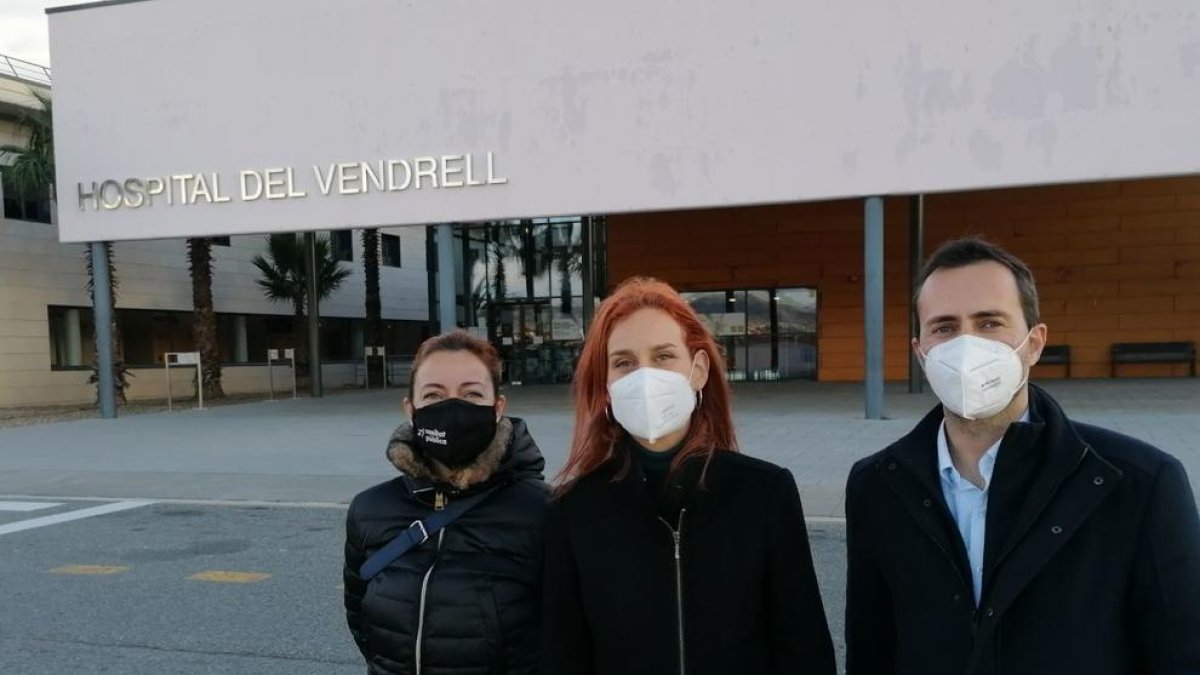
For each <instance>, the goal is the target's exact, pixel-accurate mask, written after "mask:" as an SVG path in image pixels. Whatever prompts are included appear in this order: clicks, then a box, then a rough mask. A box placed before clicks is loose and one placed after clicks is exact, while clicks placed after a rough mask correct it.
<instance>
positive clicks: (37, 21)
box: [0, 0, 83, 66]
mask: <svg viewBox="0 0 1200 675" xmlns="http://www.w3.org/2000/svg"><path fill="white" fill-rule="evenodd" d="M80 2H83V0H0V54H4V55H5V56H11V57H14V58H18V59H22V60H25V61H32V62H33V63H36V64H38V65H41V66H49V65H50V37H49V31H48V29H47V28H46V8H47V7H61V6H62V5H77V4H80Z"/></svg>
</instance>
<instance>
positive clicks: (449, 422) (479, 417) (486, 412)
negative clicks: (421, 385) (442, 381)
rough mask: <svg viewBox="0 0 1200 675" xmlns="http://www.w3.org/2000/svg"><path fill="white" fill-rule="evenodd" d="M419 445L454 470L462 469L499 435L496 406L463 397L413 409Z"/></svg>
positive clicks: (427, 455)
mask: <svg viewBox="0 0 1200 675" xmlns="http://www.w3.org/2000/svg"><path fill="white" fill-rule="evenodd" d="M412 422H413V433H414V434H415V435H416V443H417V448H418V449H419V450H420V451H421V452H422V453H423V454H424V455H425V456H426V457H429V458H430V459H436V460H437V461H438V462H440V463H441V464H442V465H443V466H446V467H447V468H450V469H458V468H462V467H464V466H466V465H468V464H470V463H471V462H473V461H475V458H477V457H479V455H480V454H481V453H482V452H483V451H484V450H486V449H487V447H488V445H489V444H490V443H491V442H492V439H493V438H495V436H496V423H497V421H496V409H495V407H493V406H490V405H476V404H474V403H470V402H468V401H464V400H462V399H461V398H451V399H446V400H445V401H438V402H437V403H434V404H432V405H427V406H425V407H424V408H415V409H413V420H412Z"/></svg>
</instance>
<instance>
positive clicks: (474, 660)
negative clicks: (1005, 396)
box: [343, 418, 549, 675]
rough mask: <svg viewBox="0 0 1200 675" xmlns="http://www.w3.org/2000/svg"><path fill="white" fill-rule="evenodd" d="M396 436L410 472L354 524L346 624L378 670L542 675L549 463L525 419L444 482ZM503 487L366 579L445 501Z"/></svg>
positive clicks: (382, 491) (405, 434)
mask: <svg viewBox="0 0 1200 675" xmlns="http://www.w3.org/2000/svg"><path fill="white" fill-rule="evenodd" d="M412 437H413V436H412V427H411V426H409V425H404V426H402V427H400V428H399V429H397V430H396V433H395V434H393V435H392V440H391V442H390V443H389V445H388V450H387V456H388V459H389V460H391V462H392V464H394V465H395V466H396V468H398V469H399V470H400V471H401V472H402V473H403V475H402V476H400V477H398V478H395V479H393V480H390V481H388V482H386V483H381V484H379V485H376V486H375V487H373V488H370V489H369V490H366V491H365V492H363V493H361V494H359V495H358V496H357V497H355V498H354V501H353V502H352V503H351V504H350V510H349V513H348V514H347V517H346V565H345V569H344V570H343V576H344V578H345V587H346V590H345V604H346V620H347V622H348V623H349V625H350V632H351V634H353V636H354V640H355V642H356V643H357V644H358V648H359V650H360V651H361V652H362V654H363V657H364V658H365V659H366V661H367V666H368V672H370V673H373V674H379V675H383V674H389V675H391V674H399V673H403V674H405V675H408V674H413V675H416V674H419V675H476V674H478V675H484V674H485V673H486V674H491V673H506V674H510V675H515V674H519V673H535V672H536V671H537V643H538V616H539V611H540V609H539V597H540V590H539V577H540V570H539V556H540V553H541V546H542V543H541V529H542V522H543V517H544V513H545V510H546V504H547V501H548V499H549V490H548V488H547V486H546V484H545V483H544V482H543V481H542V470H543V467H544V465H545V461H544V460H543V459H542V454H541V452H540V451H539V450H538V447H537V445H536V444H535V443H534V441H533V438H532V437H531V436H530V435H529V431H528V430H527V429H526V427H525V423H524V422H522V421H521V420H518V419H510V418H504V419H502V420H501V422H500V425H499V427H498V429H497V432H496V437H495V439H493V441H492V443H491V445H490V446H489V447H488V449H487V450H485V451H484V452H483V453H482V454H481V455H480V456H479V458H478V459H476V461H475V462H474V463H472V464H470V465H469V466H467V467H464V468H462V469H460V470H457V471H455V472H454V473H453V474H451V475H450V476H449V477H448V478H447V479H445V480H435V479H434V476H433V473H432V471H431V469H430V467H429V465H428V464H427V463H426V460H425V459H424V458H423V457H422V456H421V454H420V453H418V452H417V451H415V449H414V447H413V444H412ZM498 483H499V484H503V485H504V486H503V487H501V488H500V489H499V490H498V491H497V492H495V493H493V494H492V495H491V496H489V497H488V498H487V499H486V500H484V501H483V502H482V503H480V504H478V505H476V506H475V508H473V509H472V510H470V511H468V512H467V513H466V514H464V515H463V516H462V517H460V518H459V519H458V520H456V521H454V522H453V523H451V524H450V525H449V526H448V527H446V528H445V529H444V530H442V532H441V535H440V536H438V535H435V536H433V537H431V538H430V539H429V541H427V542H425V544H424V545H422V546H420V547H418V548H416V549H413V550H411V551H409V552H408V553H407V554H406V555H404V556H403V557H402V558H400V559H399V560H397V561H396V562H394V563H392V564H391V566H389V567H388V568H387V569H385V570H384V571H382V572H380V573H379V574H378V575H377V576H376V577H374V578H373V579H371V581H370V582H369V583H366V582H364V581H363V580H362V578H360V577H359V575H358V570H359V568H360V567H361V566H362V563H363V562H364V561H365V560H366V559H367V557H368V556H370V555H371V554H372V553H374V552H375V551H376V550H378V549H379V548H380V547H382V546H383V545H385V544H386V543H387V542H389V541H391V539H392V538H393V537H395V536H396V535H397V534H399V533H400V532H402V531H403V530H404V529H405V528H407V527H408V526H409V524H411V523H412V522H413V521H414V520H418V519H422V518H425V517H427V516H428V515H429V514H430V513H431V511H432V509H433V505H434V501H435V499H437V498H438V495H439V494H440V495H441V497H443V498H445V499H446V500H448V501H453V500H454V499H458V498H461V497H464V496H466V495H470V494H473V493H476V492H478V491H480V490H485V489H488V488H489V487H492V486H493V485H496V484H498Z"/></svg>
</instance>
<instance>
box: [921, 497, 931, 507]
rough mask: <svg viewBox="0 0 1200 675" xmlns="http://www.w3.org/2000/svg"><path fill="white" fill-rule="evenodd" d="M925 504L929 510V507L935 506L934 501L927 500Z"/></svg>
mask: <svg viewBox="0 0 1200 675" xmlns="http://www.w3.org/2000/svg"><path fill="white" fill-rule="evenodd" d="M923 503H924V504H925V508H929V507H931V506H933V500H932V499H926V500H925V501H924V502H923Z"/></svg>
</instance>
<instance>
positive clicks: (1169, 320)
mask: <svg viewBox="0 0 1200 675" xmlns="http://www.w3.org/2000/svg"><path fill="white" fill-rule="evenodd" d="M906 201H907V200H906V199H902V198H891V199H888V200H887V203H886V219H887V220H886V256H885V277H886V278H885V296H886V298H885V303H886V307H885V328H884V330H885V335H886V343H885V373H886V376H887V377H888V378H889V379H894V380H895V379H903V378H905V377H906V376H907V367H908V349H909V337H910V336H909V329H908V316H909V290H908V224H907V204H906ZM862 219H863V204H862V202H861V201H860V200H845V201H834V202H821V203H813V204H795V205H785V206H771V207H755V208H742V209H715V210H703V211H678V212H670V213H661V214H638V215H621V216H610V217H609V219H608V223H609V231H608V264H609V279H610V281H611V282H612V283H614V284H615V283H618V282H619V281H620V280H621V279H623V278H625V277H628V276H631V275H634V274H652V275H655V276H659V277H661V278H663V279H665V280H667V281H669V282H671V283H673V284H675V285H676V286H678V287H679V288H680V289H684V290H716V289H733V288H756V287H784V286H811V287H815V288H817V289H818V291H819V303H820V305H819V306H820V310H819V350H820V366H819V378H820V379H821V380H826V381H854V380H859V379H861V378H862V376H863V327H862V326H863V324H862V322H863V300H862V298H863V287H862V274H863V249H862V247H863V237H862ZM964 234H981V235H984V236H986V237H987V238H989V239H991V240H993V241H995V242H997V243H999V244H1001V245H1003V246H1005V247H1007V248H1009V249H1010V250H1011V251H1013V252H1014V253H1015V254H1017V255H1018V256H1020V257H1021V258H1023V259H1024V260H1025V261H1026V262H1027V263H1029V265H1030V266H1031V267H1032V268H1033V271H1034V274H1035V275H1036V278H1037V280H1038V286H1039V289H1040V291H1041V298H1042V313H1043V316H1044V320H1045V321H1046V323H1047V324H1048V325H1049V328H1050V342H1051V343H1052V344H1068V345H1070V346H1071V348H1072V352H1073V360H1074V363H1073V366H1072V376H1073V377H1107V376H1108V374H1109V359H1108V350H1109V346H1110V345H1111V344H1112V343H1114V342H1144V341H1189V340H1190V341H1196V342H1198V343H1200V176H1190V177H1184V178H1171V179H1154V180H1144V181H1113V182H1103V183H1088V184H1080V185H1068V186H1056V187H1037V188H1021V189H1008V190H994V191H982V192H963V193H954V194H945V195H932V196H929V197H928V198H927V199H926V247H927V253H928V252H930V251H932V250H933V249H934V248H935V247H936V246H937V245H938V244H940V243H941V242H943V241H945V240H947V239H950V238H953V237H956V236H961V235H964ZM1185 371H1186V366H1171V365H1145V366H1122V368H1121V371H1120V374H1121V375H1122V376H1138V375H1147V376H1150V375H1171V374H1176V375H1178V374H1182V373H1184V372H1185ZM1062 373H1063V369H1062V368H1060V367H1049V366H1047V367H1043V368H1039V369H1038V370H1037V372H1036V375H1037V376H1039V377H1058V376H1061V375H1062Z"/></svg>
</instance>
